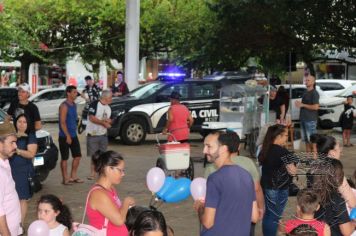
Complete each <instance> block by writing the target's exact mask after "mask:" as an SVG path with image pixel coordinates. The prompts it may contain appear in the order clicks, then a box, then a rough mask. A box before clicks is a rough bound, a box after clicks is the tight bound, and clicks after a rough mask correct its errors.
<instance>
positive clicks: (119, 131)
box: [108, 78, 244, 145]
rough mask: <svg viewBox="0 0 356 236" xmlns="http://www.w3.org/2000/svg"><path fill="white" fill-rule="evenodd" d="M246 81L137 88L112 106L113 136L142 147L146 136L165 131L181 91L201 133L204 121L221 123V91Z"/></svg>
mask: <svg viewBox="0 0 356 236" xmlns="http://www.w3.org/2000/svg"><path fill="white" fill-rule="evenodd" d="M243 82H244V81H243V80H232V79H225V78H222V79H208V80H205V79H202V80H193V79H188V80H178V81H154V82H150V83H147V84H145V85H143V86H141V87H139V88H136V89H135V90H133V91H132V92H131V93H129V94H127V95H125V96H123V97H119V98H114V99H113V102H112V104H111V109H112V115H113V118H114V121H113V124H112V127H111V128H110V129H109V131H108V135H109V137H113V138H115V137H118V136H120V138H121V140H122V141H123V142H124V143H125V144H129V145H138V144H141V143H142V142H143V141H144V140H145V138H146V134H153V133H160V132H162V130H163V128H164V125H165V124H166V119H167V115H166V113H167V111H168V108H169V106H170V102H169V96H170V94H171V92H172V91H177V92H179V93H180V94H181V95H182V97H181V102H182V103H183V104H185V105H186V106H187V107H188V109H189V110H190V112H191V114H192V116H193V118H194V124H193V126H192V127H191V131H192V132H201V131H202V127H201V125H202V124H203V122H204V121H218V120H219V98H220V94H219V93H220V92H219V91H220V88H221V87H222V86H223V85H225V84H234V83H240V84H241V83H243Z"/></svg>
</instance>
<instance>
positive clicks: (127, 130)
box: [120, 118, 146, 145]
mask: <svg viewBox="0 0 356 236" xmlns="http://www.w3.org/2000/svg"><path fill="white" fill-rule="evenodd" d="M145 128H146V127H145V123H144V121H143V120H142V119H139V118H132V119H129V120H128V121H127V122H126V123H125V124H124V125H123V126H122V130H121V135H120V137H121V140H122V142H123V143H124V144H127V145H139V144H141V143H142V142H143V141H145V139H146V129H145Z"/></svg>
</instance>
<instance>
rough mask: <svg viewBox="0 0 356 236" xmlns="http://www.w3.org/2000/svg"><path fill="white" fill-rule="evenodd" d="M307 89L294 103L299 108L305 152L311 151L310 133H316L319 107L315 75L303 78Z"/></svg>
mask: <svg viewBox="0 0 356 236" xmlns="http://www.w3.org/2000/svg"><path fill="white" fill-rule="evenodd" d="M305 85H306V86H307V91H306V92H305V93H304V95H303V97H302V101H296V102H295V105H296V106H297V107H299V108H300V117H299V119H300V128H301V133H302V140H303V141H304V142H305V149H306V151H307V152H311V151H313V144H312V143H311V142H310V135H312V134H315V133H316V126H317V122H318V109H319V94H318V92H317V91H316V90H315V77H314V76H311V75H308V76H307V77H306V78H305Z"/></svg>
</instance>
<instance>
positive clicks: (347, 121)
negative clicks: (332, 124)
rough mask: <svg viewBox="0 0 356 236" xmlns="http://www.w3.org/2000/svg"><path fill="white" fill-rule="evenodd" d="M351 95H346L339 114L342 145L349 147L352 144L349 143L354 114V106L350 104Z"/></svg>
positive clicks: (351, 100)
mask: <svg viewBox="0 0 356 236" xmlns="http://www.w3.org/2000/svg"><path fill="white" fill-rule="evenodd" d="M352 102H353V99H352V96H347V98H346V104H345V108H344V111H343V112H342V113H341V115H340V126H341V128H342V140H343V143H344V147H351V146H353V144H351V143H350V136H351V130H352V126H353V122H354V121H353V119H354V117H355V115H356V114H354V112H353V111H354V109H355V107H354V106H353V105H352Z"/></svg>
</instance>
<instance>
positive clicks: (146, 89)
mask: <svg viewBox="0 0 356 236" xmlns="http://www.w3.org/2000/svg"><path fill="white" fill-rule="evenodd" d="M163 86H165V84H164V83H161V82H152V83H148V84H145V85H143V86H141V87H138V88H136V89H134V90H132V92H131V93H129V94H128V96H130V97H135V98H138V99H144V98H147V97H148V96H150V95H152V94H154V93H155V92H156V91H158V90H159V89H161V88H162V87H163Z"/></svg>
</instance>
